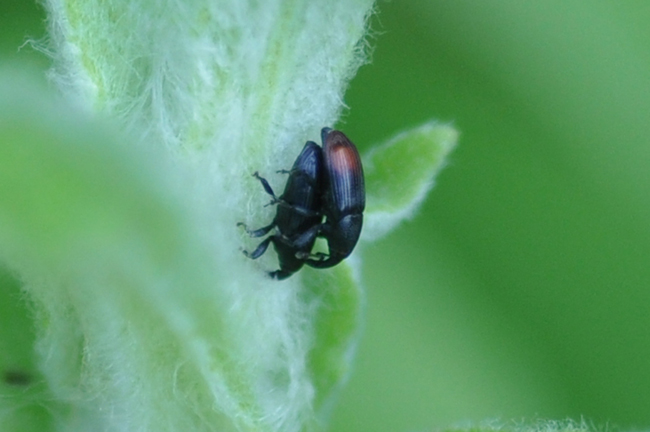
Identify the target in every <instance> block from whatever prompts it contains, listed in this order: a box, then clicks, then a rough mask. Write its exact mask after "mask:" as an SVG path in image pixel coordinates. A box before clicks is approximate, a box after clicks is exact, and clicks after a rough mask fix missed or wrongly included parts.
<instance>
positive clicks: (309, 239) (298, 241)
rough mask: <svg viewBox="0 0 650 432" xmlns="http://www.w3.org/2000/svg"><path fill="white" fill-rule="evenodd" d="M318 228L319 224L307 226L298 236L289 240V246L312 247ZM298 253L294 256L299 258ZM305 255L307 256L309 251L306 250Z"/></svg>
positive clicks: (295, 247)
mask: <svg viewBox="0 0 650 432" xmlns="http://www.w3.org/2000/svg"><path fill="white" fill-rule="evenodd" d="M318 229H319V225H314V226H313V227H311V228H309V229H308V230H306V231H305V232H303V233H302V234H300V235H299V236H298V237H295V238H294V239H293V240H292V241H291V242H290V244H291V246H293V247H294V249H296V250H307V249H309V250H310V249H311V248H312V247H313V244H314V241H315V240H316V236H317V235H318ZM298 254H300V252H298V253H296V257H297V258H300V257H298ZM307 256H309V252H307Z"/></svg>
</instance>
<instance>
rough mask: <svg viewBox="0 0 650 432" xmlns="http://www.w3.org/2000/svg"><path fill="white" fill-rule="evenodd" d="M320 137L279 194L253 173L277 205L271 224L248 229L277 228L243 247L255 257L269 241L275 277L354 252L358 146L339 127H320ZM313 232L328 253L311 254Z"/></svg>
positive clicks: (360, 197)
mask: <svg viewBox="0 0 650 432" xmlns="http://www.w3.org/2000/svg"><path fill="white" fill-rule="evenodd" d="M321 138H322V141H323V147H322V148H321V147H319V146H318V145H317V144H316V143H314V142H312V141H308V142H307V143H306V144H305V147H304V148H303V150H302V152H300V154H299V155H298V158H297V159H296V161H295V162H294V164H293V167H292V168H291V171H289V172H288V173H289V178H288V180H287V184H286V186H285V188H284V192H283V193H282V195H281V196H280V197H279V198H276V196H275V194H274V192H273V189H272V188H271V186H270V185H269V183H268V182H267V181H266V180H265V179H263V178H262V177H260V176H259V175H258V174H257V173H255V174H254V176H255V177H256V178H257V179H259V180H260V182H261V183H262V186H263V187H264V190H265V191H266V192H267V193H268V194H269V195H271V196H272V197H273V200H272V201H271V203H273V204H277V205H278V207H277V213H276V215H275V218H274V219H273V222H271V224H270V225H267V226H265V227H263V228H260V229H257V230H254V231H249V230H247V231H248V233H249V234H250V235H251V236H252V237H261V236H264V235H266V234H267V233H268V232H269V231H271V230H272V229H273V228H277V232H276V233H274V234H272V235H271V236H269V237H267V238H266V239H265V240H264V241H262V243H260V244H259V246H258V247H257V248H256V249H255V250H254V251H253V252H252V253H249V252H244V253H245V254H246V256H248V257H249V258H252V259H255V258H258V257H260V256H261V255H262V254H263V253H264V252H266V249H267V248H268V246H269V243H273V246H274V247H275V250H276V252H277V254H278V260H279V264H280V269H279V270H276V271H273V272H270V273H269V274H270V275H271V277H273V278H275V279H286V278H287V277H289V276H291V275H292V274H293V273H295V272H296V271H298V270H299V269H300V268H301V267H302V266H303V265H304V264H307V265H309V266H311V267H315V268H328V267H333V266H335V265H336V264H338V263H340V262H341V261H342V260H344V259H345V258H347V257H348V256H349V255H350V254H351V253H352V251H353V249H354V247H355V246H356V244H357V241H358V240H359V235H360V234H361V226H362V224H363V210H364V208H365V202H366V194H365V186H364V178H363V167H362V165H361V158H360V157H359V152H358V151H357V148H356V147H355V145H354V144H353V143H352V142H351V141H350V140H349V139H348V138H347V137H346V136H345V135H344V134H343V132H340V131H337V130H332V129H330V128H323V130H322V131H321ZM238 225H243V224H241V223H240V224H238ZM316 237H322V238H324V239H325V240H326V241H327V245H328V249H329V253H328V254H325V253H316V254H312V248H313V247H314V243H315V241H316Z"/></svg>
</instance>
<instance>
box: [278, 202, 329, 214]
mask: <svg viewBox="0 0 650 432" xmlns="http://www.w3.org/2000/svg"><path fill="white" fill-rule="evenodd" d="M270 204H277V205H279V206H282V207H284V208H288V209H291V210H293V211H295V212H296V213H298V214H299V215H301V216H307V217H313V216H318V215H319V214H320V213H319V212H317V211H314V210H309V209H306V208H304V207H299V206H294V205H291V204H289V203H288V202H286V201H284V200H281V199H279V200H276V201H275V202H272V203H270Z"/></svg>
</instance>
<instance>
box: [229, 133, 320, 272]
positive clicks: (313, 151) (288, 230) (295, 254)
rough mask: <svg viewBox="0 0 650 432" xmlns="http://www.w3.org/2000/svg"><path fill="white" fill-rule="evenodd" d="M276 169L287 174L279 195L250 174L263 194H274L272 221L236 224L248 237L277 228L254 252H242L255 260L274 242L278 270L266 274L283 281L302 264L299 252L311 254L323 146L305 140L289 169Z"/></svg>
mask: <svg viewBox="0 0 650 432" xmlns="http://www.w3.org/2000/svg"><path fill="white" fill-rule="evenodd" d="M279 172H283V173H287V174H289V178H288V179H287V184H286V186H285V188H284V192H283V193H282V195H280V197H279V198H277V197H276V196H275V193H274V192H273V189H272V188H271V186H270V185H269V183H268V181H266V179H264V178H262V177H260V175H259V174H258V173H257V172H256V173H255V174H253V176H254V177H255V178H257V179H258V180H259V181H260V182H261V183H262V186H263V187H264V190H265V191H266V193H268V194H269V195H271V196H272V197H273V200H272V201H271V202H270V203H269V205H271V204H277V206H278V207H277V212H276V215H275V218H274V219H273V221H272V222H271V224H270V225H267V226H265V227H262V228H259V229H257V230H248V228H246V225H244V224H243V223H241V222H240V223H238V224H237V225H238V226H243V227H244V228H245V229H246V231H247V232H248V234H249V235H250V236H251V237H262V236H264V235H266V234H267V233H268V232H269V231H271V230H272V229H273V228H275V227H277V233H275V234H273V235H271V236H269V237H267V238H266V239H265V240H263V241H262V243H260V244H259V245H258V246H257V248H256V249H255V250H254V251H253V252H248V251H244V254H245V255H246V256H247V257H249V258H251V259H257V258H259V257H260V256H262V255H263V254H264V252H266V249H267V248H268V246H269V244H270V243H273V246H274V248H275V251H276V252H277V254H278V261H279V266H280V269H279V270H276V271H273V272H269V275H270V276H271V277H272V278H274V279H278V280H282V279H286V278H288V277H289V276H291V275H292V274H293V273H295V272H297V271H298V270H300V268H301V267H302V266H303V264H304V263H305V258H302V257H300V258H299V255H303V254H304V255H307V256H308V255H309V254H310V252H311V250H312V248H313V247H314V242H315V241H316V237H317V235H318V231H319V230H318V228H319V226H320V224H321V222H322V219H323V216H322V214H321V206H322V202H321V200H322V192H321V190H322V184H321V183H322V180H323V152H322V149H321V148H320V146H318V144H316V143H315V142H313V141H307V143H306V144H305V146H304V147H303V149H302V151H301V152H300V154H299V155H298V157H297V158H296V161H295V162H294V164H293V167H292V168H291V170H290V171H279Z"/></svg>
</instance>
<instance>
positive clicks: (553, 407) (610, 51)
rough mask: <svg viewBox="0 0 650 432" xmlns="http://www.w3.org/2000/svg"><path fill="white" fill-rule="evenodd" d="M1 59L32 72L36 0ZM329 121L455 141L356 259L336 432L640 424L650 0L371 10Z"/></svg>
mask: <svg viewBox="0 0 650 432" xmlns="http://www.w3.org/2000/svg"><path fill="white" fill-rule="evenodd" d="M0 1H1V2H2V5H1V6H0V61H7V60H9V59H21V60H22V61H26V62H29V63H32V64H35V65H36V66H37V67H40V68H43V69H45V68H46V67H47V60H46V59H45V58H44V56H42V55H41V54H39V53H37V52H35V51H34V50H32V49H31V48H29V47H27V48H24V49H22V50H20V51H17V47H18V46H19V45H21V44H22V43H23V42H24V40H25V37H26V36H31V37H35V38H40V37H43V36H44V29H43V28H44V14H43V12H42V10H41V9H40V8H39V7H38V6H37V5H36V4H35V3H32V2H31V1H30V0H0ZM378 7H379V10H380V13H379V15H377V16H376V17H375V18H374V19H373V24H372V28H373V30H374V36H373V37H372V38H371V41H372V45H373V46H375V51H374V54H373V62H372V64H371V65H368V66H365V67H363V68H362V69H361V71H360V73H359V74H358V76H357V77H356V78H355V79H354V81H353V82H352V84H351V87H350V90H349V92H348V94H347V97H346V100H347V103H348V105H349V106H350V110H349V111H348V112H347V113H346V115H345V116H344V118H343V119H342V121H341V124H340V126H341V127H342V128H343V129H344V130H345V131H346V133H347V134H348V135H349V136H350V137H352V139H353V140H354V141H355V142H356V143H358V144H359V145H360V146H361V147H365V148H368V147H369V146H370V145H372V144H374V143H378V142H380V141H382V140H384V139H385V138H387V137H389V136H391V135H392V134H394V133H395V132H397V131H399V130H401V129H404V128H406V127H410V126H415V125H417V124H419V123H422V122H423V121H425V120H428V119H430V118H437V119H440V120H441V121H443V122H449V123H452V124H454V125H455V126H456V127H457V128H458V129H459V130H460V131H461V140H460V145H459V147H458V148H457V150H456V151H455V152H454V153H453V154H452V157H451V159H450V161H449V164H448V166H447V168H446V169H445V170H444V171H443V172H442V174H441V176H440V177H439V179H438V181H437V185H436V188H435V189H434V190H433V192H432V194H431V196H430V197H429V198H428V199H427V201H426V202H425V204H424V206H423V208H422V209H421V211H420V212H418V214H417V215H416V217H415V218H414V219H413V220H412V221H411V222H408V223H406V224H404V225H403V226H402V227H400V228H399V229H398V230H397V231H395V232H394V233H392V234H391V235H390V236H388V237H387V238H385V239H383V240H382V241H379V242H377V243H374V244H372V245H370V246H368V247H367V248H366V249H365V251H364V267H363V272H364V279H365V285H366V288H367V299H368V301H367V306H366V315H367V316H366V324H365V335H364V338H363V340H362V342H361V345H360V348H359V352H358V358H357V362H356V365H355V371H354V373H353V375H352V376H351V379H350V382H349V385H348V387H347V388H346V389H345V390H344V391H343V394H342V397H341V401H340V403H339V405H338V406H337V408H336V410H335V411H334V414H333V424H332V428H331V430H333V431H337V432H352V431H355V432H365V431H368V432H370V431H372V432H376V431H413V430H426V429H429V428H432V427H441V426H448V425H452V424H458V423H459V422H464V421H481V420H485V419H494V418H500V419H521V418H531V417H542V418H565V417H572V418H575V419H580V417H581V416H582V417H584V418H585V419H588V420H593V421H594V423H596V424H604V423H606V422H607V423H609V424H610V425H612V424H613V425H617V426H620V427H621V428H622V429H632V428H648V427H649V426H650V364H649V363H650V332H649V330H650V265H649V261H650V260H649V259H648V258H649V257H650V224H649V222H650V200H649V199H648V198H649V197H650V193H649V192H650V191H649V189H650V1H647V0H638V1H632V0H624V1H617V0H608V1H605V0H539V1H521V0H473V1H465V0H394V1H392V2H386V1H380V2H379V3H378Z"/></svg>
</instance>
